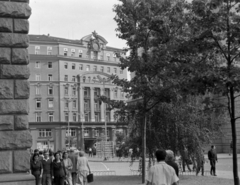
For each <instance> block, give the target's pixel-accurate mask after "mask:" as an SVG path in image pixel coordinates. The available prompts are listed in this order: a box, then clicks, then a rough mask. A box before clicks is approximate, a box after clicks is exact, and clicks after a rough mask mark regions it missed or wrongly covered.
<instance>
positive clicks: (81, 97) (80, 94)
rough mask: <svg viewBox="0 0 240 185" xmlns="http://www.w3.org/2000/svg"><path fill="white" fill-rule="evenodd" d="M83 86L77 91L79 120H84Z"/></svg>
mask: <svg viewBox="0 0 240 185" xmlns="http://www.w3.org/2000/svg"><path fill="white" fill-rule="evenodd" d="M84 88H85V87H79V93H78V100H79V103H78V105H79V106H78V107H79V111H78V113H79V115H80V121H81V122H82V121H84V119H85V118H84Z"/></svg>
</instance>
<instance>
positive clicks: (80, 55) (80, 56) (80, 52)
mask: <svg viewBox="0 0 240 185" xmlns="http://www.w3.org/2000/svg"><path fill="white" fill-rule="evenodd" d="M78 56H79V58H82V50H79V54H78Z"/></svg>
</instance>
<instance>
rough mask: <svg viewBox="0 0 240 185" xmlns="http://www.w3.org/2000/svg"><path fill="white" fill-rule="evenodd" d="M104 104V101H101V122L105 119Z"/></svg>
mask: <svg viewBox="0 0 240 185" xmlns="http://www.w3.org/2000/svg"><path fill="white" fill-rule="evenodd" d="M104 91H105V89H104V88H101V95H104ZM105 107H106V105H105V103H103V102H102V104H101V122H104V121H105V119H106V109H105Z"/></svg>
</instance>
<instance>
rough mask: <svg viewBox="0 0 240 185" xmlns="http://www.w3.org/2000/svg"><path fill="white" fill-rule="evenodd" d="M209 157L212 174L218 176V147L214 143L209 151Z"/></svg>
mask: <svg viewBox="0 0 240 185" xmlns="http://www.w3.org/2000/svg"><path fill="white" fill-rule="evenodd" d="M208 159H209V161H210V165H211V170H210V174H211V175H213V176H217V175H216V162H217V161H218V159H217V153H216V147H215V146H214V145H212V146H211V149H210V150H209V151H208Z"/></svg>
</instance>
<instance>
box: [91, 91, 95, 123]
mask: <svg viewBox="0 0 240 185" xmlns="http://www.w3.org/2000/svg"><path fill="white" fill-rule="evenodd" d="M90 104H91V121H92V122H95V113H94V87H91V88H90Z"/></svg>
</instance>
